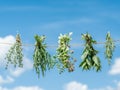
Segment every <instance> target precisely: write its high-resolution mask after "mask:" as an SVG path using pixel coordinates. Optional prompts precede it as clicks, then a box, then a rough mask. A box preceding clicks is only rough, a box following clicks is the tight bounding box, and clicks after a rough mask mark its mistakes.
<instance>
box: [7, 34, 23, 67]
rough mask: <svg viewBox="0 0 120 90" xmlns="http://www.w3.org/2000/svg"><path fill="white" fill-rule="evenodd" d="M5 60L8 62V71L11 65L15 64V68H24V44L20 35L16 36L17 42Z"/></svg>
mask: <svg viewBox="0 0 120 90" xmlns="http://www.w3.org/2000/svg"><path fill="white" fill-rule="evenodd" d="M5 59H6V60H7V64H6V69H7V68H8V65H9V64H13V65H14V67H16V66H17V65H18V67H23V63H22V61H23V54H22V43H21V39H20V35H19V34H17V35H16V42H15V43H14V44H13V46H11V48H10V49H9V51H8V53H7V54H6V57H5Z"/></svg>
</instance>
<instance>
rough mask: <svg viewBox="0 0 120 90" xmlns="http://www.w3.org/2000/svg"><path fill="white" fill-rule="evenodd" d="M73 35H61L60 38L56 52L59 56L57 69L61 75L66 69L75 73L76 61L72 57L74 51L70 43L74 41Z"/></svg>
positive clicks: (57, 56)
mask: <svg viewBox="0 0 120 90" xmlns="http://www.w3.org/2000/svg"><path fill="white" fill-rule="evenodd" d="M71 35H72V33H69V34H64V35H62V34H60V36H59V37H58V39H59V40H58V48H57V50H56V52H57V55H56V56H55V57H56V58H57V60H58V62H57V67H58V69H59V72H60V73H62V72H63V71H64V70H65V69H68V71H69V72H72V71H74V61H75V59H74V58H73V57H72V54H73V50H70V41H71V39H72V38H71ZM72 61H73V62H72Z"/></svg>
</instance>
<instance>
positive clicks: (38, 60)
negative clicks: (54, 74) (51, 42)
mask: <svg viewBox="0 0 120 90" xmlns="http://www.w3.org/2000/svg"><path fill="white" fill-rule="evenodd" d="M34 38H35V40H36V44H35V50H34V55H33V60H34V65H33V66H34V68H35V70H36V73H37V74H38V77H39V76H40V72H41V73H42V76H44V75H45V72H46V70H50V69H51V68H53V66H54V60H53V59H52V57H51V55H50V54H49V53H48V52H47V51H46V48H47V47H46V44H45V43H44V41H45V38H46V37H45V36H38V35H35V37H34Z"/></svg>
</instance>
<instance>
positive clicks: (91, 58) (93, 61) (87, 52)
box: [79, 33, 101, 71]
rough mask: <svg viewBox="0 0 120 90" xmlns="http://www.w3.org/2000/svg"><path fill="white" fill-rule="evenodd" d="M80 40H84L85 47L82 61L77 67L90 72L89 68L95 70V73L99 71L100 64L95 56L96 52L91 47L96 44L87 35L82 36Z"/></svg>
mask: <svg viewBox="0 0 120 90" xmlns="http://www.w3.org/2000/svg"><path fill="white" fill-rule="evenodd" d="M82 39H83V40H85V45H84V50H83V52H82V56H81V59H82V60H83V61H82V62H81V64H80V65H79V67H82V68H83V70H90V69H91V68H95V69H96V71H99V70H101V63H100V60H99V57H98V56H97V53H98V51H97V50H95V49H94V47H93V44H96V41H95V40H93V39H92V37H91V35H90V34H88V33H87V34H82Z"/></svg>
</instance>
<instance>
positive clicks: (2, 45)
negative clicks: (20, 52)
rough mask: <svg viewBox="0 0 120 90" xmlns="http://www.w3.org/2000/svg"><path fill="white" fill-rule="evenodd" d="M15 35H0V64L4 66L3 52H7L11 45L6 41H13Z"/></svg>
mask: <svg viewBox="0 0 120 90" xmlns="http://www.w3.org/2000/svg"><path fill="white" fill-rule="evenodd" d="M14 42H15V37H13V36H12V35H9V36H6V37H4V38H2V37H0V64H1V65H0V66H4V64H5V62H6V61H5V59H4V58H5V54H6V53H7V52H8V50H9V48H10V47H11V45H8V43H14Z"/></svg>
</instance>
